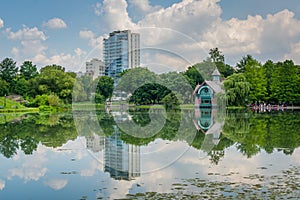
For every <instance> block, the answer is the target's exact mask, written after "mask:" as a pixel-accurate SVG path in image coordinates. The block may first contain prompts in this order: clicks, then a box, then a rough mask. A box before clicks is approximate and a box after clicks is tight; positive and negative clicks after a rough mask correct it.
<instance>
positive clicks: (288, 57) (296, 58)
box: [284, 41, 300, 63]
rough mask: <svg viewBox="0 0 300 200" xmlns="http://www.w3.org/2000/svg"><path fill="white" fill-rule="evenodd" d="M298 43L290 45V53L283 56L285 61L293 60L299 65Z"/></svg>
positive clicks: (299, 52)
mask: <svg viewBox="0 0 300 200" xmlns="http://www.w3.org/2000/svg"><path fill="white" fill-rule="evenodd" d="M299 55H300V41H299V42H298V43H295V44H292V48H291V51H290V52H289V53H287V54H285V55H284V59H285V60H293V61H294V62H295V63H300V56H299Z"/></svg>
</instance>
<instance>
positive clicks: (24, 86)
mask: <svg viewBox="0 0 300 200" xmlns="http://www.w3.org/2000/svg"><path fill="white" fill-rule="evenodd" d="M215 68H218V70H219V72H220V73H221V80H222V81H224V82H223V87H224V89H225V92H226V95H225V98H226V100H227V105H230V106H244V105H247V104H254V103H262V102H264V103H271V104H283V103H284V104H293V105H295V104H296V105H299V104H300V84H299V83H300V67H299V66H298V65H295V64H294V63H293V61H291V60H286V61H284V62H278V63H274V62H272V61H270V60H269V61H267V62H266V63H264V64H262V63H260V62H258V61H257V60H256V59H254V58H253V57H252V56H251V55H247V56H245V57H243V58H242V59H241V60H240V62H239V63H237V65H236V67H231V66H230V65H228V64H226V63H225V56H224V55H223V54H222V52H221V51H220V50H219V49H218V48H213V49H210V51H209V57H208V58H207V59H206V60H204V61H203V62H201V63H197V64H194V65H192V66H189V67H188V68H187V69H186V71H183V72H168V73H164V74H160V75H157V74H155V73H153V72H151V71H149V70H148V69H146V68H134V69H130V70H126V71H124V72H122V74H121V78H120V80H119V81H117V82H116V83H115V82H114V80H113V79H112V78H110V77H107V76H103V77H99V78H97V79H95V80H93V79H92V77H90V76H87V75H84V76H82V77H76V74H75V73H73V72H66V71H65V69H64V68H63V67H62V66H59V65H49V66H45V67H43V68H41V69H40V71H39V72H38V70H37V67H36V66H35V65H34V64H33V63H32V62H31V61H25V62H24V63H22V64H21V66H20V67H18V66H17V65H16V62H15V61H14V60H13V59H11V58H5V59H4V60H3V61H2V62H0V96H4V95H6V96H8V95H10V94H19V95H21V96H23V98H24V99H26V100H27V102H28V103H27V105H28V106H55V105H60V104H66V103H71V102H72V101H73V102H87V101H89V102H96V103H104V102H105V101H106V100H110V99H111V98H112V97H113V95H114V91H115V92H118V91H123V94H125V95H126V97H129V96H130V102H132V103H135V104H144V105H145V104H146V105H148V104H162V103H163V104H165V105H171V106H169V107H173V106H174V105H179V104H182V103H185V104H188V103H192V102H193V97H192V95H191V94H192V92H193V89H194V88H195V87H196V85H197V84H201V83H202V82H203V81H204V80H211V74H212V72H213V71H214V69H215ZM116 85H117V87H115V86H116ZM171 92H172V94H171Z"/></svg>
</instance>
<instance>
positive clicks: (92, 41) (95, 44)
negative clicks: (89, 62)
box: [79, 30, 104, 59]
mask: <svg viewBox="0 0 300 200" xmlns="http://www.w3.org/2000/svg"><path fill="white" fill-rule="evenodd" d="M79 37H80V38H82V39H86V40H88V41H89V46H90V47H92V48H91V49H90V50H89V52H88V54H89V55H90V56H91V57H93V56H94V57H98V58H100V59H101V58H102V52H103V38H104V36H96V35H95V34H94V33H93V32H92V31H91V30H82V31H79Z"/></svg>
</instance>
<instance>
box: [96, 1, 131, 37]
mask: <svg viewBox="0 0 300 200" xmlns="http://www.w3.org/2000/svg"><path fill="white" fill-rule="evenodd" d="M127 6H128V4H127V2H126V1H125V0H104V1H103V3H102V5H101V7H102V9H103V11H102V16H101V23H102V24H103V25H104V26H105V27H106V28H107V31H108V32H111V31H113V30H118V29H120V30H122V29H132V28H133V27H134V26H135V24H134V23H133V22H132V20H131V18H130V17H129V15H128V12H127V10H126V9H127Z"/></svg>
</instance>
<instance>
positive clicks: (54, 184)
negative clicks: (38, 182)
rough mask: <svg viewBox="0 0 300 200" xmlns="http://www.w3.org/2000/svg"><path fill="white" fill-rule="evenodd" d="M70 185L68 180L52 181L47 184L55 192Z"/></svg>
mask: <svg viewBox="0 0 300 200" xmlns="http://www.w3.org/2000/svg"><path fill="white" fill-rule="evenodd" d="M67 184H68V180H66V179H52V180H49V181H46V182H45V185H47V186H49V187H51V188H52V189H54V190H60V189H62V188H64V187H65V186H66V185H67Z"/></svg>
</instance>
